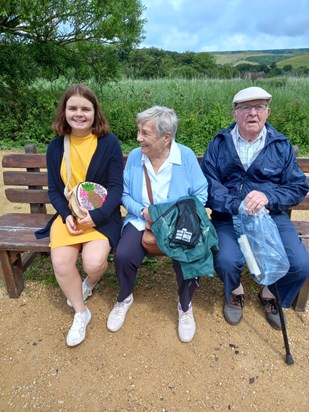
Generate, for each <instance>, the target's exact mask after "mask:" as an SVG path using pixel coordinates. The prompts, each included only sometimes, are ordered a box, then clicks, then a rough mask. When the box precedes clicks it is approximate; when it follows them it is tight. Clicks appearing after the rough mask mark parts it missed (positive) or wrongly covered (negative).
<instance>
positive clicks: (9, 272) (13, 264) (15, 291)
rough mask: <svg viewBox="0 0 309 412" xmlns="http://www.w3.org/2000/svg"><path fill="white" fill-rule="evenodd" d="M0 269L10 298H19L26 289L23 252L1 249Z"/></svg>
mask: <svg viewBox="0 0 309 412" xmlns="http://www.w3.org/2000/svg"><path fill="white" fill-rule="evenodd" d="M0 271H1V275H2V276H3V278H4V281H5V284H6V288H7V291H8V294H9V297H10V298H18V297H19V296H20V294H21V292H22V291H23V290H24V271H23V268H22V261H21V254H20V253H18V252H9V251H6V250H1V251H0Z"/></svg>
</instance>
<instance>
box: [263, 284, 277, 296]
mask: <svg viewBox="0 0 309 412" xmlns="http://www.w3.org/2000/svg"><path fill="white" fill-rule="evenodd" d="M262 298H264V299H276V296H275V295H273V294H272V293H271V291H270V290H269V289H268V287H267V286H264V287H263V289H262Z"/></svg>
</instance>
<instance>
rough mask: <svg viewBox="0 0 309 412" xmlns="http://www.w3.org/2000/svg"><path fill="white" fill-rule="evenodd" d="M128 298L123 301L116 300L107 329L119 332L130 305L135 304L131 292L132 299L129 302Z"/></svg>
mask: <svg viewBox="0 0 309 412" xmlns="http://www.w3.org/2000/svg"><path fill="white" fill-rule="evenodd" d="M128 298H129V297H128ZM128 298H127V299H128ZM127 299H126V300H127ZM126 300H124V301H122V302H116V304H115V306H114V307H113V309H112V310H111V312H110V314H109V315H108V318H107V329H108V330H109V331H110V332H117V330H119V329H120V328H121V326H122V325H123V324H124V321H125V318H126V314H127V312H128V310H129V309H130V307H131V306H132V305H133V295H132V294H131V299H130V300H129V302H126Z"/></svg>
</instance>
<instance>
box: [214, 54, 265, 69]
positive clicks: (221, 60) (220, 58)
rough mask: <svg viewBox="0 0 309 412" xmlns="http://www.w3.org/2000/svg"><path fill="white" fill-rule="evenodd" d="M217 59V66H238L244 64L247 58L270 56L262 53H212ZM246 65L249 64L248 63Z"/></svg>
mask: <svg viewBox="0 0 309 412" xmlns="http://www.w3.org/2000/svg"><path fill="white" fill-rule="evenodd" d="M211 54H212V55H213V56H214V57H215V58H216V63H217V64H232V65H233V66H236V65H237V64H239V63H244V61H245V59H246V58H247V57H256V56H268V55H267V54H266V53H262V52H254V51H253V52H249V51H248V52H245V51H244V52H237V53H236V52H235V53H228V52H222V53H211ZM246 63H248V62H247V61H246Z"/></svg>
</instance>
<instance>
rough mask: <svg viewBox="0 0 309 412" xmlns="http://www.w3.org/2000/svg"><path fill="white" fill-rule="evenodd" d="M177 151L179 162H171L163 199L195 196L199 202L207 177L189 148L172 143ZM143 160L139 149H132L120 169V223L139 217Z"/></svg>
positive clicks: (202, 199)
mask: <svg viewBox="0 0 309 412" xmlns="http://www.w3.org/2000/svg"><path fill="white" fill-rule="evenodd" d="M176 144H177V145H178V147H179V149H180V152H181V164H180V165H179V164H173V168H172V179H171V183H170V187H169V191H168V195H167V199H166V200H164V202H175V201H177V200H178V199H179V198H180V197H182V196H196V197H197V198H198V199H199V200H200V201H201V202H202V204H203V205H205V204H206V201H207V197H208V192H207V189H208V184H207V180H206V178H205V176H204V174H203V172H202V170H201V168H200V166H199V163H198V161H197V158H196V155H195V154H194V153H193V151H192V150H191V149H190V148H189V147H187V146H183V145H181V144H179V143H176ZM143 175H144V170H143V162H142V151H141V149H140V148H137V149H134V150H132V152H131V153H130V154H129V156H128V160H127V163H126V166H125V170H124V191H123V195H122V203H123V206H124V207H125V208H126V210H127V212H128V213H127V216H126V217H125V220H124V225H126V224H127V223H129V222H130V221H131V220H133V219H136V218H139V219H140V220H141V221H144V219H143V218H142V217H140V213H141V210H142V209H143V208H144V207H145V205H144V204H143V200H142V185H143Z"/></svg>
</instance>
